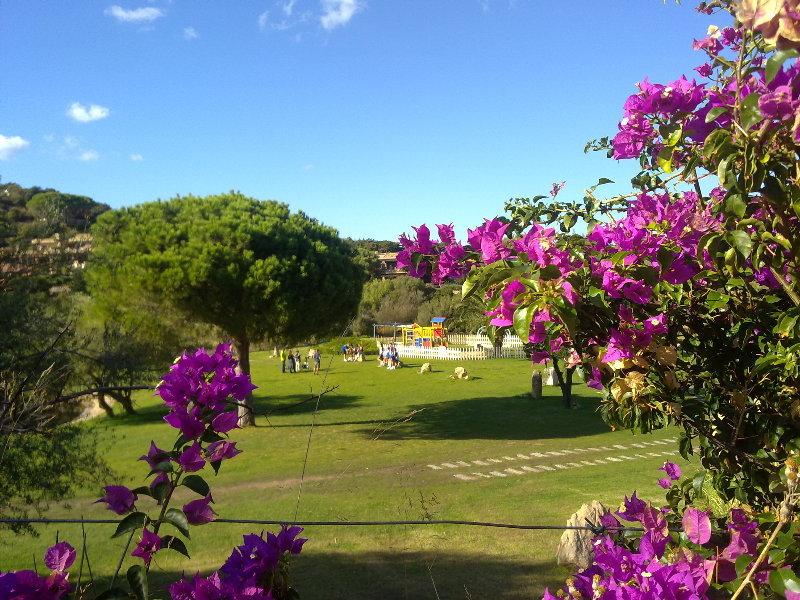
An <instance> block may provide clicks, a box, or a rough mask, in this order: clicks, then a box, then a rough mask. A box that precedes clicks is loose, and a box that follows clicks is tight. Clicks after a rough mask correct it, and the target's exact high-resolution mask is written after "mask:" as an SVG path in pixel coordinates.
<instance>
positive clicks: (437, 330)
mask: <svg viewBox="0 0 800 600" xmlns="http://www.w3.org/2000/svg"><path fill="white" fill-rule="evenodd" d="M444 322H445V317H433V318H432V319H431V324H430V327H423V326H421V325H417V324H416V323H413V324H412V325H407V326H405V327H403V338H402V342H403V345H404V346H416V347H417V348H438V347H439V346H445V347H446V346H447V330H446V329H445V327H444Z"/></svg>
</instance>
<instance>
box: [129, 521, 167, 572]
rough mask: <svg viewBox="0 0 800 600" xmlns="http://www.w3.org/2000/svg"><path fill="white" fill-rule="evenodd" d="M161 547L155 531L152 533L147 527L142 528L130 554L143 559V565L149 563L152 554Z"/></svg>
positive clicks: (159, 538)
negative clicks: (137, 541)
mask: <svg viewBox="0 0 800 600" xmlns="http://www.w3.org/2000/svg"><path fill="white" fill-rule="evenodd" d="M160 549H161V537H159V535H158V534H157V533H153V532H152V531H150V530H149V529H147V527H144V528H142V538H141V539H140V540H139V543H138V544H136V548H134V550H133V552H131V556H136V557H138V558H141V559H142V560H143V561H144V564H145V565H149V564H150V561H151V560H152V559H153V555H154V554H155V553H156V552H158V551H159V550H160Z"/></svg>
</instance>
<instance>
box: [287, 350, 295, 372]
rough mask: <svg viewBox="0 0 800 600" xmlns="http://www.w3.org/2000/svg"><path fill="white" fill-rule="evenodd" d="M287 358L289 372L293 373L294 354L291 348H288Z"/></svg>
mask: <svg viewBox="0 0 800 600" xmlns="http://www.w3.org/2000/svg"><path fill="white" fill-rule="evenodd" d="M288 359H289V373H294V354H292V351H291V350H289V356H288Z"/></svg>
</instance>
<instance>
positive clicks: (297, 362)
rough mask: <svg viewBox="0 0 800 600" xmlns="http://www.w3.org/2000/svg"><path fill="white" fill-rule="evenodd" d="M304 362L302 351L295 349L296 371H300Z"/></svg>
mask: <svg viewBox="0 0 800 600" xmlns="http://www.w3.org/2000/svg"><path fill="white" fill-rule="evenodd" d="M302 364H303V363H302V362H301V361H300V351H299V350H295V351H294V372H295V373H299V372H300V365H302Z"/></svg>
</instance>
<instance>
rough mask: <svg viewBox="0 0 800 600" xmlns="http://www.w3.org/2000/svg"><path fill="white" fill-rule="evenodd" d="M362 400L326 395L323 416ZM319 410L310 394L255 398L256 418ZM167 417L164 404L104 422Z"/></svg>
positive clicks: (131, 422)
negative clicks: (326, 412) (327, 412)
mask: <svg viewBox="0 0 800 600" xmlns="http://www.w3.org/2000/svg"><path fill="white" fill-rule="evenodd" d="M361 398H362V396H352V395H347V394H337V393H336V392H330V393H328V394H323V396H322V398H321V400H320V402H319V411H320V412H322V411H325V410H336V409H339V408H349V407H351V406H357V405H358V401H359V400H361ZM316 407H317V396H316V395H312V394H311V392H309V393H308V394H292V395H289V396H280V397H278V398H275V397H271V396H259V395H254V396H253V411H254V412H255V415H256V417H257V418H258V417H264V416H266V417H272V416H276V417H277V416H287V415H302V414H306V413H312V412H314V410H315V408H316ZM166 414H167V408H166V407H165V406H164V405H163V404H161V403H158V404H148V405H146V406H138V407H136V414H133V415H126V414H121V415H120V414H118V415H117V416H115V417H114V418H113V419H105V420H104V421H103V424H104V425H115V424H125V425H152V424H154V423H163V418H164V415H166Z"/></svg>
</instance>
